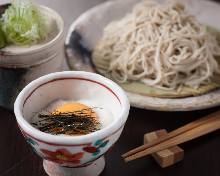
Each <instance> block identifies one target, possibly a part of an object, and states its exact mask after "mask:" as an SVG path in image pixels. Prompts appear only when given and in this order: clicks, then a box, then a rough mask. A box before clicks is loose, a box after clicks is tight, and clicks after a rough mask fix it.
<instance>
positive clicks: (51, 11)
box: [0, 3, 64, 56]
mask: <svg viewBox="0 0 220 176" xmlns="http://www.w3.org/2000/svg"><path fill="white" fill-rule="evenodd" d="M7 4H8V3H6V4H2V5H7ZM2 5H1V6H2ZM37 6H38V7H39V10H40V11H41V10H45V11H47V13H48V14H49V15H50V16H54V20H55V21H56V22H57V26H58V32H57V34H56V35H55V36H54V37H53V38H52V39H51V40H49V41H48V42H46V43H44V44H39V46H38V47H36V48H35V49H31V50H27V51H25V50H24V51H22V52H17V51H15V52H14V51H13V50H6V51H5V50H4V48H3V49H2V50H0V53H1V52H3V53H4V55H9V56H14V55H19V56H20V55H29V54H34V53H37V52H39V51H42V50H45V49H47V48H49V47H51V46H53V45H55V43H56V41H59V40H60V39H61V38H62V36H64V20H63V18H62V17H61V15H60V14H59V13H58V12H57V11H55V10H54V9H52V8H49V7H47V6H44V5H37Z"/></svg>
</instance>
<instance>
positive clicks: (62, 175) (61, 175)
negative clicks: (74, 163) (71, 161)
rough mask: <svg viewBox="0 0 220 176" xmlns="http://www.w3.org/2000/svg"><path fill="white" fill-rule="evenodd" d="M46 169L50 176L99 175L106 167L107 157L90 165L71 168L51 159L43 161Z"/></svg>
mask: <svg viewBox="0 0 220 176" xmlns="http://www.w3.org/2000/svg"><path fill="white" fill-rule="evenodd" d="M43 166H44V170H45V171H46V173H47V174H48V175H49V176H98V175H99V174H101V172H102V171H103V169H104V167H105V159H104V157H101V158H99V159H97V160H96V161H94V162H93V163H91V164H90V165H88V166H84V167H78V168H70V167H62V166H60V165H59V164H56V163H53V162H51V161H47V160H44V161H43Z"/></svg>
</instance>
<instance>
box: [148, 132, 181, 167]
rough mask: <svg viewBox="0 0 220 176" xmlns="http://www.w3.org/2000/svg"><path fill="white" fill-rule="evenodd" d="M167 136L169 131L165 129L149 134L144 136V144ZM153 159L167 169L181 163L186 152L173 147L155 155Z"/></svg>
mask: <svg viewBox="0 0 220 176" xmlns="http://www.w3.org/2000/svg"><path fill="white" fill-rule="evenodd" d="M166 135H167V131H166V130H165V129H162V130H157V131H153V132H150V133H147V134H145V135H144V144H147V143H148V142H152V141H154V140H156V139H158V138H160V137H163V136H166ZM152 157H153V158H154V160H155V161H156V162H157V163H158V164H159V165H160V166H161V167H162V168H165V167H168V166H171V165H173V164H175V163H177V162H179V161H181V160H182V159H183V157H184V150H183V149H181V148H180V147H179V146H173V147H170V148H168V149H165V150H161V151H159V152H156V153H153V154H152Z"/></svg>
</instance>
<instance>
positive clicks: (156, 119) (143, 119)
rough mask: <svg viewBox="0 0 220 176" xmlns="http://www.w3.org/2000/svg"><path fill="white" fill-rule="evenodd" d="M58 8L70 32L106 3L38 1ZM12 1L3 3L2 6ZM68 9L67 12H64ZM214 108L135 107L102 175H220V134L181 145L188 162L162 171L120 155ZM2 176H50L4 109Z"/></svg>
mask: <svg viewBox="0 0 220 176" xmlns="http://www.w3.org/2000/svg"><path fill="white" fill-rule="evenodd" d="M36 1H37V2H41V3H42V4H45V5H48V6H51V7H52V8H54V9H56V10H57V11H58V12H59V13H60V14H62V16H63V17H64V19H65V23H66V30H67V28H68V27H69V25H70V23H71V21H73V20H74V19H75V18H76V17H77V16H78V15H79V14H80V13H82V12H83V11H85V10H86V9H88V8H90V7H91V6H94V5H95V4H97V3H100V2H102V1H104V0H62V1H61V0H36ZM3 2H8V0H1V2H0V3H3ZM64 9H65V10H64ZM219 109H220V108H219V107H217V108H214V109H209V110H203V111H195V112H176V113H171V112H155V111H147V110H141V109H135V108H131V111H130V115H129V118H128V121H127V124H126V126H125V129H124V131H123V134H122V136H121V138H120V140H119V141H118V142H117V143H116V145H115V147H114V148H113V149H112V150H111V151H110V152H109V153H108V154H107V156H106V161H107V163H106V167H105V170H104V172H103V173H102V174H101V175H102V176H116V175H126V176H134V175H137V176H142V175H149V176H195V175H199V176H220V167H219V165H220V152H219V151H220V131H217V132H214V133H212V134H209V135H207V136H204V137H201V138H199V139H197V140H194V141H191V142H189V143H186V144H183V145H181V147H183V149H184V150H185V158H184V161H182V162H180V163H178V164H176V165H174V166H171V167H169V168H166V169H161V168H160V167H159V166H158V165H157V164H156V163H155V162H154V160H153V159H152V158H151V157H146V158H142V159H139V160H136V161H133V162H130V163H128V164H125V163H124V162H123V160H122V159H121V157H120V155H121V154H122V153H124V152H126V151H128V150H129V149H131V148H133V147H136V146H139V145H141V144H142V141H143V135H144V134H145V133H146V132H150V131H153V130H157V129H161V128H166V129H167V130H172V129H175V128H177V127H179V126H181V125H184V124H186V123H188V122H190V121H192V120H195V119H197V118H199V117H202V116H204V115H206V114H208V113H210V112H212V111H216V110H219ZM0 114H1V115H0V116H1V117H0V140H1V141H0V176H46V174H45V172H44V170H43V167H42V159H41V158H39V157H38V156H37V155H36V154H35V153H34V152H33V151H32V149H31V148H30V147H29V146H28V144H27V143H26V142H25V140H24V138H23V137H22V135H21V133H20V132H19V130H18V127H17V124H16V120H15V117H14V114H13V112H9V111H7V110H4V109H1V108H0Z"/></svg>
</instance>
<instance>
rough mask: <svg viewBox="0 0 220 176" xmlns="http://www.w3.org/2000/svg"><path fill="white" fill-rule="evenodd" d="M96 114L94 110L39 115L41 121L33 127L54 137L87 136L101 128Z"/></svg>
mask: <svg viewBox="0 0 220 176" xmlns="http://www.w3.org/2000/svg"><path fill="white" fill-rule="evenodd" d="M94 113H95V112H94V111H93V110H92V108H88V109H82V110H80V111H73V112H65V113H48V114H46V113H45V114H42V113H39V115H38V118H39V121H37V122H35V123H32V125H33V126H34V127H36V128H38V129H39V130H40V131H42V132H45V133H50V134H54V135H60V134H66V135H86V134H89V133H92V132H95V131H97V130H100V128H101V124H100V122H99V121H98V119H97V117H96V116H94Z"/></svg>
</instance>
